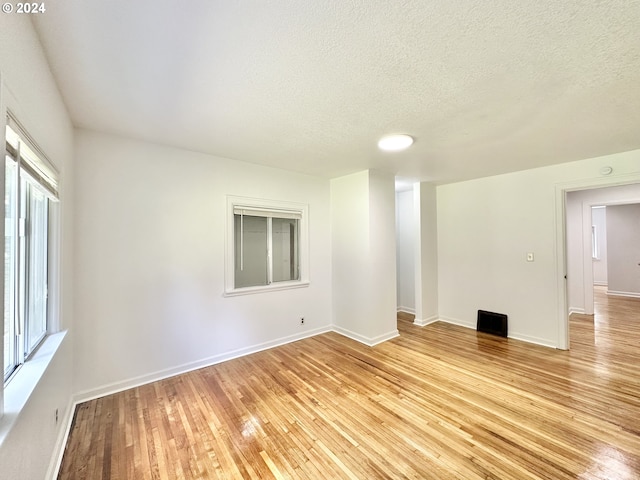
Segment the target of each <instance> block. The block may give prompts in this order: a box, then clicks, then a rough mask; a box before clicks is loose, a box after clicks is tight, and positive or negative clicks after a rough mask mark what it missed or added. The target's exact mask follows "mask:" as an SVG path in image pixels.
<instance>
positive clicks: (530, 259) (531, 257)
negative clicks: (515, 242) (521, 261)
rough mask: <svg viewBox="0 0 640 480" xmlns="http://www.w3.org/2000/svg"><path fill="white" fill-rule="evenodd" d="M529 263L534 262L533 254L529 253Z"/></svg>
mask: <svg viewBox="0 0 640 480" xmlns="http://www.w3.org/2000/svg"><path fill="white" fill-rule="evenodd" d="M527 262H533V252H529V253H527Z"/></svg>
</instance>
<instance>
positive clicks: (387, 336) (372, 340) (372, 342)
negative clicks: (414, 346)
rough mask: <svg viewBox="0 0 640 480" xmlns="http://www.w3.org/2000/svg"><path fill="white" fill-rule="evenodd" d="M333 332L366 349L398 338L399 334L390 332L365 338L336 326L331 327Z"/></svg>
mask: <svg viewBox="0 0 640 480" xmlns="http://www.w3.org/2000/svg"><path fill="white" fill-rule="evenodd" d="M333 331H334V332H336V333H339V334H340V335H342V336H345V337H347V338H350V339H351V340H355V341H356V342H360V343H363V344H365V345H367V346H368V347H374V346H376V345H378V344H380V343H383V342H386V341H387V340H391V339H392V338H396V337H399V336H400V332H398V330H392V331H390V332H387V333H383V334H382V335H378V336H377V337H365V336H364V335H360V334H359V333H355V332H352V331H351V330H348V329H346V328H342V327H338V326H336V325H334V326H333Z"/></svg>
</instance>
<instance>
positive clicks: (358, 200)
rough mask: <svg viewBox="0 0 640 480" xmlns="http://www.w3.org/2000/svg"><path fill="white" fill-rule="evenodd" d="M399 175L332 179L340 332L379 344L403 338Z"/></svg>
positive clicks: (370, 174) (335, 309)
mask: <svg viewBox="0 0 640 480" xmlns="http://www.w3.org/2000/svg"><path fill="white" fill-rule="evenodd" d="M394 188H395V187H394V177H393V176H392V175H390V174H383V173H380V172H376V171H372V170H367V171H363V172H359V173H355V174H352V175H347V176H344V177H340V178H335V179H332V180H331V235H332V238H331V243H332V265H333V269H332V270H333V271H332V273H333V282H332V287H333V323H334V328H335V329H336V330H337V331H338V332H340V333H342V334H344V335H346V336H349V337H351V338H354V339H356V340H358V341H360V342H363V343H366V344H368V345H373V344H376V343H379V342H382V341H384V340H387V339H389V338H392V337H394V336H396V335H397V334H398V330H397V320H396V243H395V228H394V225H395V191H394Z"/></svg>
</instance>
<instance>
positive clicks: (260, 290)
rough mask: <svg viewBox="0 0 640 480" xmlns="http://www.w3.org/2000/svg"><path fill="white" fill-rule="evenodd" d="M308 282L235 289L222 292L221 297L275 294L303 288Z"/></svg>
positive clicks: (279, 283)
mask: <svg viewBox="0 0 640 480" xmlns="http://www.w3.org/2000/svg"><path fill="white" fill-rule="evenodd" d="M309 285H310V283H309V282H278V283H272V284H271V285H260V286H257V287H245V288H236V289H235V290H232V291H230V292H226V291H225V292H223V294H222V296H223V297H237V296H240V295H252V294H254V293H264V292H277V291H278V290H291V289H292V288H305V287H308V286H309Z"/></svg>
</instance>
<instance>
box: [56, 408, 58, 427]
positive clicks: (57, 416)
mask: <svg viewBox="0 0 640 480" xmlns="http://www.w3.org/2000/svg"><path fill="white" fill-rule="evenodd" d="M55 418H56V425H57V424H58V409H57V408H56V413H55Z"/></svg>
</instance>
